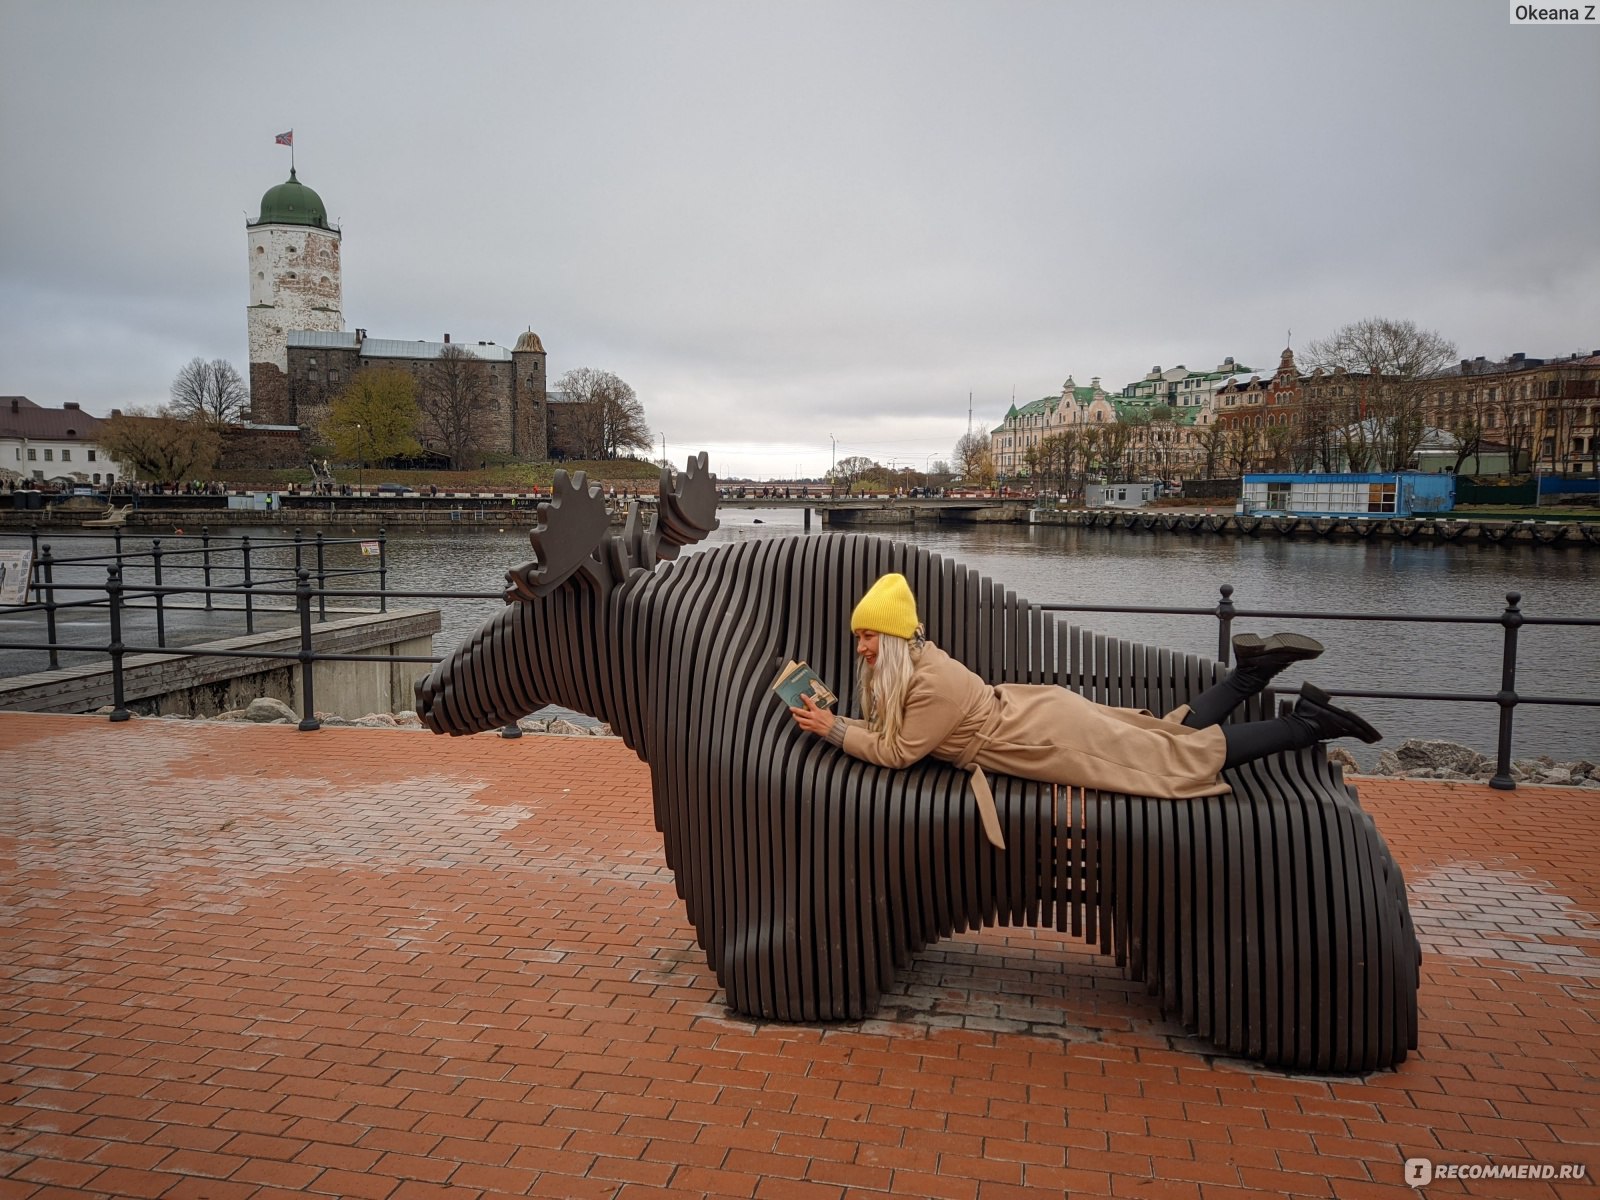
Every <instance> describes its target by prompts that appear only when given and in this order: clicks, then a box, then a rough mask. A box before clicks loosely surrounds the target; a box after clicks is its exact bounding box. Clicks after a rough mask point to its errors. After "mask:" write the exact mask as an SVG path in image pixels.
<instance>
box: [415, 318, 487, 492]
mask: <svg viewBox="0 0 1600 1200" xmlns="http://www.w3.org/2000/svg"><path fill="white" fill-rule="evenodd" d="M492 389H493V383H492V381H491V380H490V378H489V368H488V364H487V363H485V362H484V361H483V360H482V359H481V358H479V357H478V356H477V355H476V354H474V353H472V351H470V350H468V349H467V348H466V347H464V346H457V345H454V344H453V343H452V344H450V345H447V346H445V348H444V349H443V350H441V351H440V352H439V356H438V357H437V358H435V359H434V360H433V361H432V362H430V363H429V364H428V365H427V366H426V367H424V368H423V371H422V379H421V387H420V388H418V390H417V407H418V408H419V409H421V410H422V435H423V440H424V442H426V443H429V444H431V445H432V446H435V447H437V448H438V449H440V450H442V451H443V452H444V453H445V454H446V455H448V456H449V459H450V465H451V466H452V467H455V468H456V469H457V470H459V469H461V468H462V467H468V466H476V465H477V463H476V462H475V461H474V459H475V457H476V455H477V454H478V452H479V450H480V449H481V448H482V447H483V446H484V445H485V443H487V442H488V440H489V434H490V427H491V425H492V424H493V422H494V420H495V417H496V413H495V402H494V397H493V396H492V394H491V392H492Z"/></svg>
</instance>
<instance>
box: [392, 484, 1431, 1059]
mask: <svg viewBox="0 0 1600 1200" xmlns="http://www.w3.org/2000/svg"><path fill="white" fill-rule="evenodd" d="M715 514H716V489H715V480H714V478H713V477H712V476H711V475H710V474H709V473H708V471H707V468H706V456H705V455H704V454H701V455H699V456H698V457H697V458H695V459H692V460H690V462H689V463H688V466H687V470H685V471H684V472H682V473H681V474H679V473H674V472H671V471H667V470H664V471H663V472H662V478H661V492H660V501H659V508H658V512H657V516H656V520H655V521H654V523H653V524H652V525H651V526H650V527H648V528H647V527H646V524H645V522H644V521H643V520H642V519H641V516H640V513H639V509H638V506H637V505H634V506H632V507H631V508H630V510H629V513H628V516H627V521H626V524H625V526H624V527H623V529H622V531H621V533H620V534H615V533H612V532H610V530H609V516H608V514H607V512H606V508H605V505H604V502H603V500H602V499H601V496H600V491H599V489H598V488H589V487H587V486H586V483H585V479H584V476H583V474H582V473H579V474H578V475H577V476H576V477H575V478H572V479H569V478H568V477H567V475H566V474H565V473H564V472H558V473H557V475H556V484H555V489H554V496H553V498H552V499H551V500H550V501H548V502H546V503H544V504H541V505H540V506H539V510H538V524H537V526H536V527H535V528H534V530H533V532H532V534H531V538H530V540H531V542H532V545H533V550H534V554H535V558H534V560H533V561H532V562H529V563H526V564H524V565H522V566H519V567H516V568H514V569H512V570H511V571H509V572H508V573H507V576H506V577H507V580H508V582H509V585H510V586H509V587H508V589H507V592H506V599H507V601H508V603H507V606H506V608H505V609H504V610H503V611H501V612H499V613H497V614H496V615H495V616H494V617H493V618H491V619H490V620H489V621H487V622H485V624H484V625H483V626H482V628H480V629H479V630H478V631H477V632H476V633H474V634H473V635H472V636H471V637H469V638H468V639H467V640H466V642H465V643H464V644H463V645H462V646H461V647H460V648H458V649H457V650H456V651H455V652H454V653H453V654H452V655H450V657H449V658H447V659H446V660H445V661H443V662H441V663H440V664H439V665H438V666H437V667H436V668H435V669H434V670H433V672H432V673H431V674H430V675H428V676H427V677H426V678H425V679H423V680H422V681H420V682H419V683H418V685H417V712H418V713H419V714H420V716H421V717H422V719H423V721H424V722H425V723H426V724H427V725H428V727H429V728H431V729H432V730H434V731H435V732H438V733H450V734H466V733H474V732H480V731H485V730H491V729H496V728H499V727H501V726H503V725H506V724H508V723H510V722H513V721H515V720H517V719H518V718H519V717H521V716H524V715H526V714H528V713H530V712H533V711H535V710H537V709H539V708H541V707H543V706H544V705H546V704H550V703H553V704H560V705H564V706H566V707H568V708H572V709H576V710H578V711H581V712H585V713H589V714H591V715H593V716H594V717H596V718H598V719H600V720H602V721H605V722H607V723H608V724H609V725H610V726H611V728H612V729H613V730H614V731H615V732H616V733H617V734H618V735H619V736H620V737H621V738H622V739H623V740H624V741H625V742H626V744H627V745H628V746H629V747H630V748H631V749H632V750H633V751H634V752H635V753H637V754H638V755H639V756H640V757H641V758H642V759H643V760H644V761H645V762H647V763H649V764H650V774H651V780H652V787H653V792H654V809H655V821H656V826H657V828H658V829H660V831H661V833H662V835H663V838H664V841H665V851H666V859H667V863H668V865H669V866H670V867H671V868H672V871H673V872H674V875H675V878H676V885H677V890H678V894H679V896H680V897H681V898H682V899H683V901H684V905H685V907H686V909H687V912H688V916H689V920H690V921H691V923H692V924H693V926H694V929H695V932H696V935H697V936H698V938H699V941H700V945H701V946H702V947H703V948H704V950H705V952H706V957H707V960H708V962H709V963H710V965H711V966H712V968H713V969H714V970H715V971H716V974H717V979H718V980H719V982H720V983H721V985H722V987H723V988H724V989H725V991H726V994H727V999H728V1003H729V1004H730V1006H731V1007H733V1008H734V1009H735V1010H737V1011H739V1012H741V1013H746V1014H749V1015H752V1016H759V1017H766V1018H776V1019H779V1020H789V1021H815V1020H841V1019H859V1018H862V1017H865V1016H867V1015H869V1014H871V1013H872V1012H873V1011H874V1010H875V1009H876V1008H877V1007H878V1004H879V1002H880V999H881V997H882V995H883V993H884V991H885V990H886V989H888V988H890V987H891V986H892V985H893V982H894V975H895V971H896V970H897V969H900V968H904V967H905V966H907V965H908V964H909V963H910V960H911V958H912V956H913V955H915V954H916V953H917V952H918V951H919V950H921V949H922V948H923V947H925V946H927V945H929V944H931V943H932V942H934V941H937V940H938V939H940V938H944V937H949V936H950V935H952V934H954V933H957V932H961V931H964V930H967V929H974V928H979V927H983V926H987V925H995V924H999V925H1029V926H1045V925H1053V926H1054V927H1055V928H1056V929H1058V930H1061V931H1063V932H1070V933H1072V934H1073V935H1076V936H1081V937H1085V938H1087V939H1088V940H1090V941H1092V942H1097V943H1098V946H1099V948H1100V950H1101V951H1102V952H1103V953H1106V954H1110V955H1114V956H1115V959H1116V961H1117V962H1118V963H1119V964H1120V965H1121V966H1122V968H1123V969H1124V971H1125V972H1126V973H1127V974H1128V975H1129V976H1130V977H1131V978H1135V979H1139V980H1142V981H1144V982H1145V983H1146V984H1147V986H1148V989H1149V990H1150V991H1151V992H1152V993H1154V994H1155V995H1156V996H1157V997H1159V1001H1160V1004H1161V1006H1162V1008H1163V1010H1164V1011H1166V1012H1167V1013H1169V1014H1171V1015H1172V1016H1173V1017H1175V1018H1177V1019H1178V1020H1181V1021H1182V1023H1183V1024H1184V1025H1185V1026H1186V1027H1187V1028H1188V1029H1189V1030H1191V1031H1192V1032H1194V1033H1196V1034H1198V1035H1200V1036H1203V1037H1205V1038H1208V1039H1210V1040H1212V1041H1213V1042H1214V1043H1215V1044H1217V1045H1218V1046H1220V1047H1222V1048H1224V1049H1225V1050H1227V1051H1229V1052H1232V1053H1236V1054H1243V1055H1248V1056H1250V1057H1253V1058H1257V1059H1260V1060H1262V1061H1265V1062H1268V1063H1273V1064H1281V1065H1283V1066H1287V1067H1291V1068H1295V1069H1300V1070H1313V1071H1337V1072H1357V1071H1367V1070H1372V1069H1374V1068H1380V1067H1388V1066H1392V1065H1394V1064H1397V1063H1399V1062H1400V1061H1402V1060H1403V1059H1404V1058H1405V1056H1406V1052H1407V1050H1408V1049H1411V1048H1415V1046H1416V1044H1417V1015H1416V1013H1417V1010H1416V992H1417V968H1418V962H1419V950H1418V945H1417V940H1416V936H1415V933H1414V931H1413V929H1412V925H1411V918H1410V912H1409V909H1408V908H1407V905H1406V895H1405V884H1404V881H1403V879H1402V876H1401V873H1400V870H1399V868H1398V867H1397V866H1396V865H1395V863H1394V860H1393V858H1392V857H1391V855H1390V853H1389V850H1388V847H1387V846H1386V845H1385V844H1384V842H1383V839H1382V838H1381V836H1380V835H1379V834H1378V832H1377V830H1376V828H1375V827H1374V825H1373V823H1372V820H1371V818H1370V817H1369V816H1368V815H1367V814H1366V813H1365V812H1363V811H1362V809H1361V807H1360V806H1359V804H1358V803H1357V801H1356V798H1355V793H1354V791H1353V789H1351V788H1348V787H1347V786H1345V785H1344V784H1343V782H1342V780H1341V777H1340V775H1339V773H1338V771H1337V769H1335V768H1331V767H1330V766H1329V764H1328V762H1327V760H1326V757H1325V756H1324V754H1323V752H1322V750H1321V748H1320V747H1317V748H1314V749H1311V750H1305V751H1300V752H1298V753H1293V754H1285V755H1279V756H1276V757H1274V758H1269V759H1263V760H1260V761H1258V762H1254V763H1250V764H1247V765H1245V766H1243V767H1240V768H1237V769H1235V770H1232V771H1229V772H1228V774H1227V780H1228V782H1229V783H1230V784H1231V785H1232V788H1233V790H1232V793H1231V794H1230V795H1226V796H1219V797H1214V798H1211V799H1204V800H1176V801H1174V800H1153V799H1149V798H1145V797H1139V796H1128V795H1115V794H1107V793H1099V792H1092V791H1091V792H1083V791H1077V790H1074V789H1067V788H1056V787H1053V786H1051V785H1049V784H1040V783H1036V782H1032V781H1029V780H1023V779H1012V778H1007V777H1004V776H998V777H994V778H993V779H992V785H993V790H994V794H995V802H996V805H997V806H998V809H999V813H1000V817H1001V820H1002V822H1003V824H1004V827H1005V840H1006V845H1007V847H1008V849H1007V850H1005V851H1003V852H1002V851H996V850H994V849H993V848H992V847H991V846H990V845H989V843H988V842H987V841H986V840H985V839H984V837H983V835H982V833H981V831H980V829H979V825H978V815H977V813H976V811H975V806H974V805H973V804H972V802H971V799H970V792H969V790H968V788H967V777H966V775H965V774H964V773H962V772H960V771H957V770H956V769H955V768H953V767H949V766H946V765H944V764H942V763H937V762H934V761H931V760H929V761H925V762H924V763H921V764H918V765H917V766H914V767H912V768H910V769H907V770H890V769H886V768H882V767H877V766H873V765H871V764H869V763H865V762H862V761H859V760H856V759H852V758H849V757H848V756H846V755H845V754H844V753H843V752H842V751H839V750H836V749H835V748H833V747H832V746H830V745H828V744H826V743H825V742H823V741H821V740H820V739H816V738H812V737H809V736H807V735H805V734H802V733H801V732H800V731H798V730H797V729H796V728H795V726H794V723H793V722H792V721H791V720H790V718H789V716H788V714H787V711H786V710H785V708H784V706H783V704H782V702H781V701H780V700H779V699H778V698H777V697H776V696H775V695H774V694H773V693H772V692H771V690H770V689H771V685H772V682H773V680H774V679H775V677H776V676H777V673H778V671H779V668H780V667H781V666H782V664H784V663H785V662H787V661H788V660H789V659H803V660H805V661H806V662H809V663H810V664H811V665H812V666H813V667H815V668H816V670H817V672H818V673H819V674H820V675H821V676H822V677H823V678H824V679H826V680H828V681H829V682H830V683H831V684H833V686H834V687H835V689H836V690H837V691H839V693H840V694H841V695H846V694H848V693H849V690H850V689H851V688H852V687H853V685H854V682H855V679H854V674H855V663H854V655H853V651H852V642H851V636H850V630H849V629H848V627H847V622H848V611H849V604H850V600H851V598H852V597H855V596H859V595H860V594H861V593H862V592H864V591H865V590H866V588H867V587H868V586H870V585H871V583H872V582H873V581H874V580H875V579H877V578H878V577H879V576H880V575H882V574H883V573H884V572H887V571H899V572H901V573H902V574H904V575H905V576H906V577H907V579H908V580H909V581H910V582H911V585H912V588H913V590H914V591H915V593H916V596H917V600H918V604H919V609H920V611H921V613H922V616H923V618H924V622H925V624H926V626H927V629H928V636H929V637H930V638H931V639H932V640H933V641H935V642H936V643H937V644H938V645H940V646H941V647H943V648H944V649H945V650H946V651H947V652H949V653H950V654H951V655H953V656H954V657H956V658H958V659H960V660H961V661H962V662H964V663H966V664H967V665H968V666H969V667H971V668H972V669H973V670H975V671H977V672H978V673H979V674H980V675H983V676H984V677H985V678H987V679H989V680H991V681H992V682H995V683H1000V682H1022V683H1057V684H1060V685H1061V686H1065V687H1072V688H1075V689H1077V690H1079V691H1081V692H1083V693H1084V694H1085V695H1088V696H1089V697H1091V698H1092V699H1095V700H1098V701H1101V702H1103V703H1108V704H1117V705H1125V706H1132V707H1142V708H1148V709H1150V710H1152V711H1154V712H1165V711H1168V710H1170V709H1172V708H1175V707H1176V706H1178V705H1179V704H1182V703H1184V701H1185V700H1186V699H1187V698H1188V697H1190V696H1192V695H1195V694H1197V693H1198V692H1199V691H1201V690H1203V688H1204V687H1206V686H1207V685H1209V684H1210V683H1211V682H1212V681H1213V680H1214V679H1215V678H1216V677H1217V675H1218V674H1219V673H1220V671H1219V669H1218V668H1217V667H1215V665H1214V664H1212V663H1210V662H1207V661H1204V660H1202V659H1199V658H1197V657H1196V656H1193V655H1188V656H1185V655H1181V654H1174V653H1172V652H1170V651H1167V650H1157V649H1152V648H1148V647H1145V646H1142V645H1137V644H1134V643H1129V642H1122V641H1118V640H1115V639H1111V638H1107V637H1104V636H1102V635H1098V634H1094V633H1090V632H1087V631H1083V630H1080V629H1077V628H1074V627H1071V626H1067V625H1064V624H1060V623H1058V622H1057V620H1056V619H1055V618H1053V617H1051V616H1049V615H1047V614H1045V613H1044V612H1042V611H1041V610H1040V609H1038V608H1037V607H1034V606H1030V605H1029V604H1028V603H1026V602H1025V601H1022V600H1019V599H1018V598H1017V597H1016V596H1015V595H1013V594H1012V593H1011V592H1009V591H1006V590H1005V589H1004V588H1002V587H1000V586H999V585H997V584H994V583H992V582H990V581H989V580H987V579H984V578H982V577H981V576H979V575H978V574H977V573H976V572H975V571H971V570H969V569H967V568H966V567H963V566H960V565H958V564H956V563H954V562H951V561H948V560H944V559H941V558H940V557H939V556H938V555H934V554H930V553H928V552H927V551H925V550H920V549H917V548H916V547H913V546H907V545H901V544H897V543H894V542H890V541H887V540H885V539H881V538H877V537H864V536H835V535H815V536H797V537H779V538H771V539H753V540H750V541H745V542H740V543H736V544H731V545H725V546H720V547H717V548H715V549H709V550H706V551H703V552H701V553H697V554H691V555H685V556H683V557H682V558H680V557H679V551H680V550H681V549H682V547H684V546H687V545H690V544H692V543H695V542H698V541H700V540H702V539H704V538H705V537H706V535H707V534H708V533H710V532H711V531H712V530H713V529H715V528H716V527H717V520H716V515H715ZM1270 703H1271V699H1270V695H1265V694H1264V695H1263V696H1262V697H1259V698H1257V700H1255V701H1253V702H1252V704H1251V706H1250V707H1248V708H1247V709H1246V710H1245V711H1244V712H1243V713H1242V714H1241V719H1259V718H1260V717H1262V716H1265V715H1270V713H1269V708H1268V706H1269V705H1270Z"/></svg>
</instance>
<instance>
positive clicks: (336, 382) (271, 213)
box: [245, 168, 571, 466]
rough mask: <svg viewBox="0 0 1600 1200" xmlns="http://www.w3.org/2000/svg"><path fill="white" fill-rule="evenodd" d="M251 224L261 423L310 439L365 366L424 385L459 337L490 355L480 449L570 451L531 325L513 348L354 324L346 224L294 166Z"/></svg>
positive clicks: (255, 390) (254, 379) (256, 403)
mask: <svg viewBox="0 0 1600 1200" xmlns="http://www.w3.org/2000/svg"><path fill="white" fill-rule="evenodd" d="M245 230H246V240H247V242H248V247H249V258H250V304H249V306H248V308H247V309H246V310H245V313H246V323H247V325H248V328H249V342H250V408H251V418H252V420H253V422H254V423H255V424H257V425H268V426H296V427H298V428H299V430H300V437H301V441H302V443H303V444H304V445H305V446H306V447H307V448H309V447H310V445H311V444H312V443H314V442H315V441H316V439H317V433H316V429H317V426H318V424H319V422H320V421H321V420H322V419H323V418H324V417H325V416H326V415H327V413H328V407H329V405H330V404H331V403H332V402H333V400H334V399H335V398H336V397H337V396H338V395H339V393H340V392H342V391H343V390H344V388H345V387H346V386H347V385H348V384H349V382H350V380H351V379H352V378H354V376H355V374H356V372H358V371H363V370H371V369H375V368H378V367H394V368H398V369H400V370H402V371H406V372H408V373H409V374H411V375H412V376H413V377H414V378H415V380H416V382H417V386H418V390H419V393H420V391H421V388H422V387H423V384H424V379H425V374H426V370H427V367H428V366H429V364H430V363H432V362H433V361H434V360H435V359H437V358H438V357H439V355H440V354H441V353H442V352H443V351H444V349H445V347H446V346H450V345H454V346H457V347H459V348H460V349H462V350H465V351H466V352H467V353H469V354H471V355H472V356H473V357H474V358H476V359H478V360H479V361H480V362H481V363H482V364H483V367H482V369H483V371H484V373H485V378H486V383H487V387H486V388H485V393H486V394H485V398H484V401H483V403H484V404H485V405H487V406H488V409H489V416H490V420H489V421H488V422H487V423H486V424H487V434H486V437H485V440H484V443H483V445H481V446H480V447H479V450H480V451H481V452H482V453H483V454H485V455H497V456H507V455H509V456H511V457H513V458H517V459H524V460H531V461H542V460H545V459H548V458H551V457H565V454H564V452H563V451H564V445H563V444H564V443H566V442H568V441H569V440H570V439H568V438H566V437H564V436H563V432H564V429H565V428H566V427H568V426H569V425H570V423H571V416H570V415H569V414H565V413H563V412H561V411H560V408H561V400H562V398H561V396H560V394H559V393H557V394H556V395H555V396H552V395H551V394H550V392H549V390H548V387H547V384H546V363H545V349H544V345H543V343H542V342H541V341H540V340H539V335H538V334H536V333H534V332H533V331H532V330H531V329H529V330H528V331H527V332H526V333H524V334H522V335H521V336H520V337H518V338H517V341H516V344H515V346H514V347H513V348H512V349H510V350H507V349H506V348H505V347H504V346H498V345H496V344H495V343H493V342H486V341H477V342H455V343H452V342H451V340H450V335H449V334H445V335H444V340H443V341H439V342H431V341H399V340H396V339H392V338H371V337H368V336H367V331H366V330H365V329H357V330H354V331H353V332H352V331H347V330H346V329H345V327H344V284H343V278H342V275H341V271H340V257H339V251H340V241H341V239H342V237H343V233H342V231H341V230H340V229H339V228H338V227H337V226H334V225H330V224H329V223H328V211H327V207H326V206H325V205H324V204H323V202H322V198H321V197H320V196H318V195H317V193H316V192H315V191H313V190H312V189H311V188H309V187H307V186H306V185H305V184H303V183H301V182H300V180H299V178H298V177H297V175H296V174H295V171H294V169H293V168H291V169H290V171H289V178H288V180H287V181H285V182H284V183H280V184H278V185H277V186H276V187H272V188H268V189H267V192H266V194H265V195H263V196H262V197H261V210H260V215H259V216H258V217H257V218H256V220H254V221H249V222H247V223H246V226H245ZM552 402H554V404H555V406H556V411H555V413H554V414H552V410H551V406H552ZM552 416H553V417H554V421H553V424H554V428H552ZM564 418H565V419H564ZM420 436H421V440H422V443H423V446H424V448H425V449H433V448H434V447H432V446H430V441H432V440H433V439H432V438H430V435H429V431H428V430H426V429H423V430H421V431H420ZM457 465H463V466H465V465H474V466H475V465H477V464H457Z"/></svg>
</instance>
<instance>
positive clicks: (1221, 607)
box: [1217, 583, 1234, 666]
mask: <svg viewBox="0 0 1600 1200" xmlns="http://www.w3.org/2000/svg"><path fill="white" fill-rule="evenodd" d="M1221 590H1222V599H1220V600H1218V601H1217V661H1218V662H1219V663H1221V664H1222V665H1223V666H1227V665H1228V655H1229V652H1230V651H1231V650H1232V649H1233V613H1234V608H1233V584H1231V583H1225V584H1223V585H1222V589H1221Z"/></svg>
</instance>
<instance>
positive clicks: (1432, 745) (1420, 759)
mask: <svg viewBox="0 0 1600 1200" xmlns="http://www.w3.org/2000/svg"><path fill="white" fill-rule="evenodd" d="M1394 757H1395V762H1396V763H1397V764H1398V766H1399V771H1397V772H1395V773H1396V774H1399V773H1410V772H1414V771H1448V772H1450V773H1451V774H1449V775H1446V776H1443V778H1447V779H1462V778H1471V777H1473V776H1476V775H1482V774H1484V773H1485V772H1492V771H1493V770H1494V763H1493V762H1492V761H1491V760H1489V759H1487V758H1485V757H1484V756H1483V755H1481V754H1479V753H1478V752H1477V751H1476V750H1473V749H1471V748H1470V747H1467V746H1461V745H1458V744H1457V743H1455V742H1446V741H1431V740H1428V739H1425V738H1407V739H1406V740H1405V741H1403V742H1401V743H1400V745H1399V746H1397V747H1395V750H1394Z"/></svg>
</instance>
